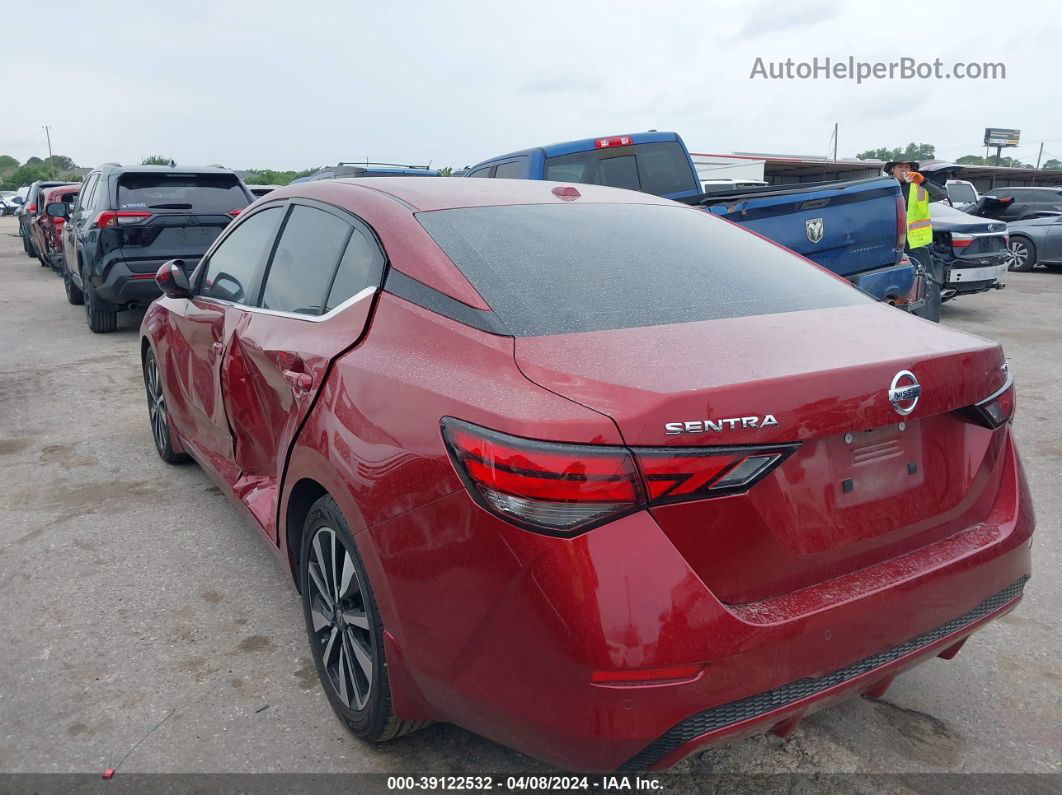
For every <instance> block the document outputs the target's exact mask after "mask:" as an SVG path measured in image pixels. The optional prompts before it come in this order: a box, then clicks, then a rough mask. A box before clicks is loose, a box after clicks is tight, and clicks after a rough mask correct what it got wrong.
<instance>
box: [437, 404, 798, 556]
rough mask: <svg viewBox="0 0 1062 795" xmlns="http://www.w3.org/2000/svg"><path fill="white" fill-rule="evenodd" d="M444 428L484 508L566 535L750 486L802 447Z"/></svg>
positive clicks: (462, 425) (447, 424)
mask: <svg viewBox="0 0 1062 795" xmlns="http://www.w3.org/2000/svg"><path fill="white" fill-rule="evenodd" d="M442 431H443V438H444V439H445V441H446V446H447V449H448V450H449V452H450V456H451V458H452V459H453V461H454V464H455V466H456V468H457V471H458V473H459V474H460V475H461V477H462V479H463V480H464V481H465V485H466V486H468V488H469V491H470V493H471V494H472V495H473V496H474V497H476V498H477V500H478V501H479V502H480V504H481V505H483V507H484V508H486V509H487V510H490V511H492V512H493V513H496V514H499V515H501V516H503V517H504V518H506V519H508V520H510V521H512V522H514V523H515V524H518V525H520V526H523V527H526V528H528V529H532V530H538V531H540V532H548V533H554V534H563V535H570V534H574V533H576V532H580V531H582V530H588V529H590V528H591V527H595V526H597V525H599V524H601V523H603V522H606V521H611V520H612V519H615V518H618V517H619V516H623V515H625V514H628V513H631V512H632V511H635V510H638V509H640V508H644V507H646V506H648V505H657V504H662V503H668V502H677V501H680V500H696V499H704V498H707V497H717V496H722V495H724V494H732V493H734V492H739V491H745V490H746V489H748V488H750V487H751V486H752V485H754V484H755V483H756V482H757V481H758V480H760V479H761V478H762V477H763V476H764V475H766V474H767V473H768V472H770V471H771V470H772V469H774V468H775V467H776V466H777V465H778V464H780V463H781V462H782V461H783V460H784V459H785V457H786V456H788V455H789V454H790V453H791V452H792V451H793V450H794V449H796V446H795V445H771V446H768V447H756V448H747V447H742V448H736V447H725V448H724V447H720V448H644V447H643V448H633V449H628V448H626V447H618V446H596V445H579V444H566V443H553V442H539V441H534V440H531V439H524V438H520V437H516V436H509V435H508V434H503V433H499V432H498V431H492V430H488V429H487V428H480V427H478V426H475V425H471V424H469V423H466V422H462V421H461V420H455V419H453V418H450V417H447V418H446V419H444V420H443V423H442ZM639 467H640V469H639Z"/></svg>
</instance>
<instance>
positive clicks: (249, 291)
mask: <svg viewBox="0 0 1062 795" xmlns="http://www.w3.org/2000/svg"><path fill="white" fill-rule="evenodd" d="M283 216H284V212H283V208H282V207H267V208H265V209H264V210H260V211H259V212H256V213H255V214H254V215H251V216H248V217H247V218H245V219H243V220H242V221H240V223H239V224H238V225H237V226H236V227H234V228H233V229H232V231H231V232H229V234H228V235H227V236H226V237H225V239H224V240H222V241H221V243H220V244H219V245H218V247H217V248H216V249H215V250H214V253H213V254H211V255H210V259H209V260H208V261H207V264H206V271H205V272H204V274H203V282H202V286H201V288H200V290H199V294H200V295H201V296H203V297H205V298H220V299H222V300H223V301H232V302H234V303H237V304H249V305H252V306H253V305H254V304H255V303H256V302H257V300H258V285H259V284H260V281H261V273H262V267H263V265H264V263H265V260H266V258H267V257H268V256H269V251H270V249H271V248H272V247H273V241H274V239H275V238H276V232H277V226H278V225H279V224H280V219H281V218H282V217H283Z"/></svg>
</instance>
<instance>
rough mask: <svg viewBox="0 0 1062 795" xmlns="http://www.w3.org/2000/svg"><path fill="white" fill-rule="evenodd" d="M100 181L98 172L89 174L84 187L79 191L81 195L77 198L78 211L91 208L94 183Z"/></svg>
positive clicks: (94, 192)
mask: <svg viewBox="0 0 1062 795" xmlns="http://www.w3.org/2000/svg"><path fill="white" fill-rule="evenodd" d="M99 181H100V175H99V172H96V173H94V174H90V175H89V178H88V181H87V182H86V183H85V186H84V187H83V188H82V189H81V195H80V196H79V197H78V205H77V206H78V209H81V208H82V207H88V208H91V207H92V202H93V200H94V199H95V196H96V183H98V182H99Z"/></svg>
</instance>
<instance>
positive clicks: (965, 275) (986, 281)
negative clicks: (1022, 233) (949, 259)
mask: <svg viewBox="0 0 1062 795" xmlns="http://www.w3.org/2000/svg"><path fill="white" fill-rule="evenodd" d="M1006 276H1007V265H1006V263H1003V264H1000V265H978V266H974V267H963V266H959V267H956V266H954V265H953V266H951V267H949V268H948V271H947V286H946V289H948V290H955V291H956V292H958V293H979V292H981V291H983V290H987V289H989V288H991V287H992V286H993V285H994V284H996V283H997V282H1000V281H1003V280H1004V279H1005V278H1006Z"/></svg>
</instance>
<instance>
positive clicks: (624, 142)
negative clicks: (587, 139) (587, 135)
mask: <svg viewBox="0 0 1062 795" xmlns="http://www.w3.org/2000/svg"><path fill="white" fill-rule="evenodd" d="M630 145H631V137H630V136H629V135H613V136H612V137H611V138H598V139H597V140H596V141H594V149H608V148H609V147H610V146H630Z"/></svg>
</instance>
